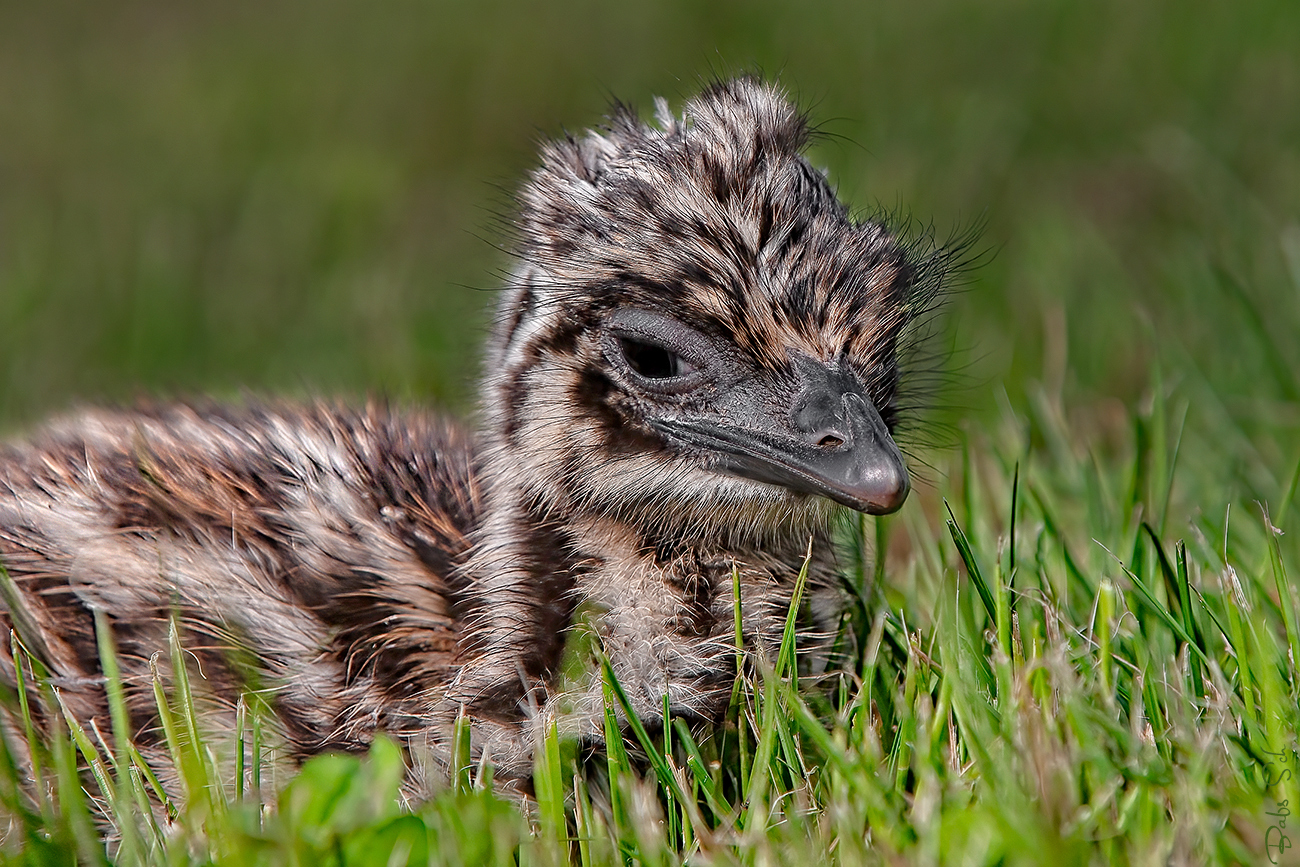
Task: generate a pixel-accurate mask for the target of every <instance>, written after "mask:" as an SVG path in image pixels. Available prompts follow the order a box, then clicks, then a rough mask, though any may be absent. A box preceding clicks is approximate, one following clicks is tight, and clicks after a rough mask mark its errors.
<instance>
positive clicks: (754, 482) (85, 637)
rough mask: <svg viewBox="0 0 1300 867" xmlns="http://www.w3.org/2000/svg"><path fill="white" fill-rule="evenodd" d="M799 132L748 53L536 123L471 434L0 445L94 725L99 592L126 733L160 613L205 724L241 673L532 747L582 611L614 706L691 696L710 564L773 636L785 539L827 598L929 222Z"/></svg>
mask: <svg viewBox="0 0 1300 867" xmlns="http://www.w3.org/2000/svg"><path fill="white" fill-rule="evenodd" d="M809 136H810V130H809V126H808V123H807V120H806V118H805V117H804V116H803V115H802V114H801V113H800V112H799V111H798V110H797V109H796V108H795V106H794V105H793V104H792V103H791V102H790V101H789V100H788V98H787V97H786V96H785V95H784V94H783V93H782V92H781V91H780V90H779V89H777V88H776V87H774V86H771V85H766V84H763V83H761V82H758V81H756V80H753V79H749V78H742V79H737V80H733V81H729V82H720V83H717V84H714V85H713V86H711V87H709V88H708V89H706V90H705V91H704V93H702V94H701V95H700V96H698V97H696V98H695V99H693V100H691V101H689V102H688V103H687V105H686V107H685V110H684V113H683V114H682V115H681V116H680V117H675V116H673V115H671V114H670V113H669V112H668V110H667V107H666V105H665V104H664V103H662V101H660V102H659V103H658V111H657V123H656V124H654V125H650V124H647V123H644V122H642V121H640V120H639V119H638V118H637V117H636V116H635V115H634V114H633V113H632V112H631V111H630V110H629V109H627V108H624V107H616V108H615V110H614V112H613V114H612V115H611V117H610V118H609V122H608V125H607V126H606V127H603V128H601V129H598V130H593V131H590V132H588V133H587V134H585V135H584V136H582V137H580V138H572V137H569V138H564V139H561V140H559V141H555V142H551V143H549V144H547V145H545V146H544V148H543V150H542V160H541V166H540V167H539V168H538V169H536V170H535V171H534V172H533V173H532V175H531V176H530V178H529V179H528V180H527V182H526V183H525V184H524V185H523V188H522V190H521V192H520V194H519V211H518V217H517V223H516V229H517V241H516V251H515V252H516V254H517V257H518V266H517V268H516V270H515V271H514V273H513V275H512V278H511V280H510V281H509V285H508V286H507V287H506V289H505V291H504V292H503V294H502V297H501V301H500V306H499V311H498V317H497V323H496V326H495V329H494V333H493V336H492V340H491V343H490V345H489V347H488V352H487V358H486V365H485V368H486V375H485V377H484V380H483V387H482V426H481V428H480V429H479V430H478V432H477V433H476V434H469V433H465V432H463V431H462V430H461V429H460V428H458V427H456V426H455V425H453V424H450V423H448V422H445V421H442V420H439V419H438V418H436V417H434V416H430V415H426V414H423V413H420V412H415V411H393V410H390V409H388V408H386V407H382V406H377V405H372V406H368V407H366V408H364V409H359V410H351V409H345V408H337V407H332V406H327V405H315V406H306V407H294V406H289V405H280V404H262V405H256V404H255V405H251V406H246V407H241V408H229V407H220V406H200V405H171V406H162V407H146V408H142V409H136V410H131V411H107V410H105V411H90V412H85V413H83V414H81V415H79V416H74V417H72V418H69V419H67V420H64V421H62V422H58V423H55V424H53V425H51V426H49V427H48V428H47V429H45V430H44V431H42V432H39V433H37V434H35V435H34V436H33V437H32V438H31V439H30V440H29V441H27V442H24V443H18V444H14V445H11V446H9V447H7V448H5V449H4V450H2V451H0V561H2V562H3V563H4V565H5V566H6V568H7V570H8V572H9V575H10V576H11V578H12V579H13V585H14V586H15V587H16V594H10V595H12V596H13V597H14V598H13V599H12V600H10V605H9V606H8V610H7V611H4V612H0V616H3V618H4V620H5V624H4V625H5V626H6V627H9V626H14V627H16V628H17V630H18V632H19V634H20V635H21V636H22V638H23V640H24V641H25V643H26V646H27V647H28V649H29V651H30V652H32V653H33V654H34V655H36V656H37V657H38V658H39V659H40V660H41V661H42V662H43V663H44V664H45V666H46V667H47V668H48V669H49V671H50V672H51V674H52V677H53V678H54V680H55V683H56V685H58V686H59V687H60V690H61V694H62V696H63V698H64V701H65V703H66V705H67V707H68V708H69V709H70V710H71V711H72V712H73V713H74V714H76V715H77V716H78V717H80V718H82V719H83V721H86V720H89V719H91V718H94V717H100V718H103V717H105V716H106V705H105V698H104V689H103V683H102V677H101V675H100V671H101V669H100V663H99V658H98V653H97V649H96V639H95V624H94V620H95V617H94V612H95V611H96V610H98V611H101V612H103V614H104V615H105V619H106V621H107V623H108V624H109V625H110V626H111V628H112V630H113V633H114V634H115V636H116V638H117V642H118V646H119V651H120V655H121V664H122V667H123V672H124V678H125V683H126V692H127V700H128V705H129V708H130V711H131V714H132V723H133V726H134V728H135V735H136V738H137V743H138V744H140V745H141V746H142V749H143V750H144V752H145V754H146V756H150V755H156V754H158V753H159V752H160V748H159V741H160V737H161V735H160V732H159V727H158V723H157V720H156V717H155V708H154V698H153V692H152V680H151V672H150V659H151V657H154V656H155V655H156V654H158V653H159V651H165V650H166V648H167V630H168V623H169V621H170V619H171V618H172V617H173V616H175V617H177V618H178V620H179V623H180V632H181V637H182V640H183V642H184V643H185V645H186V647H187V648H188V649H189V650H190V651H191V652H192V654H193V658H194V659H195V660H196V662H197V665H196V666H195V670H194V671H193V672H192V675H195V676H196V678H195V679H196V680H197V681H198V682H199V683H200V684H201V695H202V699H203V701H204V703H205V706H207V707H208V708H210V710H211V713H212V714H213V715H214V716H215V717H216V722H215V723H214V724H213V727H214V728H220V727H221V722H220V719H221V716H222V715H223V714H224V715H230V714H232V713H233V711H232V708H233V705H234V703H235V702H236V700H237V699H238V698H239V696H240V695H242V694H245V693H252V692H256V694H257V695H259V696H260V697H261V700H262V701H264V702H265V704H266V706H268V707H270V708H271V709H272V711H273V712H274V716H275V719H276V720H277V721H278V731H279V735H280V736H281V737H282V739H283V744H284V752H285V754H286V755H287V756H288V757H289V758H291V759H300V758H302V757H305V756H308V755H310V754H313V753H316V752H319V751H322V750H328V749H342V750H360V749H364V748H365V747H366V746H367V745H368V744H369V742H370V741H371V740H372V739H373V738H374V737H375V736H376V735H377V734H378V733H381V732H383V733H387V734H390V735H392V736H395V737H398V738H399V739H402V740H403V741H404V742H405V743H406V744H407V745H408V747H409V748H410V749H411V750H412V751H414V752H429V753H431V754H432V755H433V756H434V757H435V759H438V758H442V759H445V758H446V753H447V747H448V743H449V739H450V732H451V728H452V724H453V722H454V720H455V719H456V718H457V715H458V714H462V713H463V714H464V715H465V716H466V717H467V718H468V719H469V720H470V723H471V737H472V748H473V750H474V752H475V755H476V756H479V757H485V758H486V760H487V761H490V762H491V763H492V764H493V765H494V766H495V768H496V773H497V775H498V777H502V778H505V779H508V780H509V779H513V780H519V779H522V778H524V777H526V776H527V774H528V773H529V771H530V769H531V750H532V747H533V744H534V743H535V741H536V737H537V735H538V733H539V731H541V730H542V729H543V728H544V727H545V726H549V724H550V723H551V722H552V721H557V722H559V723H560V724H561V725H562V726H563V727H564V728H566V729H568V730H571V731H573V732H575V733H577V734H580V735H594V734H595V733H596V732H598V730H599V726H600V720H601V715H602V705H601V697H600V686H599V678H598V677H597V676H591V677H588V678H587V679H586V680H581V681H579V682H575V683H569V682H565V683H561V682H560V681H559V679H558V667H559V662H560V659H561V654H562V651H563V649H564V645H565V641H566V638H567V637H568V635H569V634H570V633H571V632H572V630H573V629H574V628H575V626H574V624H575V616H576V613H577V612H579V611H581V612H582V614H583V617H584V618H585V619H586V621H587V622H589V624H590V628H592V629H594V630H595V632H596V634H597V636H598V638H599V640H600V642H601V645H602V647H603V649H604V651H605V653H606V654H607V655H608V657H609V659H610V661H611V664H612V666H613V669H614V671H615V673H616V674H617V675H618V677H619V679H620V681H621V683H622V684H623V685H624V687H625V688H626V689H627V691H628V694H629V696H630V697H631V700H632V703H633V706H634V709H635V710H636V712H637V713H638V714H640V715H644V716H647V717H657V716H658V715H659V714H660V713H662V709H663V704H664V699H665V696H666V697H667V699H668V702H669V704H670V705H671V707H672V709H673V711H674V712H675V713H679V714H685V715H688V716H692V717H696V718H702V719H709V718H713V717H715V716H716V715H717V714H718V713H720V711H721V710H722V708H723V706H724V705H725V701H726V697H727V692H728V686H729V683H730V679H731V677H732V676H733V674H734V671H735V649H734V627H733V575H734V576H736V578H738V580H739V584H740V594H741V599H742V619H743V632H744V638H745V641H746V643H747V645H748V647H749V649H750V650H751V651H753V652H755V653H759V654H765V655H770V654H772V653H773V652H774V650H775V648H776V646H777V644H778V642H779V639H780V634H781V629H782V626H783V624H784V619H785V614H786V609H787V607H788V605H789V603H790V599H791V595H792V591H793V587H794V583H795V578H796V575H797V574H798V572H799V570H800V567H801V566H802V565H803V563H804V560H805V556H806V555H807V552H808V551H809V550H811V552H812V554H811V561H810V563H809V593H810V598H811V600H812V607H813V611H814V614H815V615H817V617H818V619H819V620H820V621H821V622H822V623H824V624H829V623H833V617H834V615H835V613H836V611H837V610H838V605H839V591H838V590H837V583H836V567H835V549H834V544H833V541H832V535H833V529H834V525H835V521H836V517H837V515H840V514H842V513H843V512H844V511H845V509H846V507H847V508H849V509H856V510H859V511H865V512H868V513H873V514H880V513H885V512H889V511H892V510H894V509H896V508H898V507H899V506H900V505H901V504H902V502H903V500H904V498H905V497H906V495H907V491H908V474H907V470H906V467H905V465H904V461H903V458H902V456H901V455H900V453H899V451H898V448H897V447H896V446H895V444H894V441H893V438H892V430H893V428H894V426H895V424H896V422H897V418H898V406H899V398H898V381H899V376H900V371H899V365H898V361H897V358H898V352H899V345H900V341H902V340H903V339H904V337H905V334H906V331H907V327H908V325H909V323H910V322H911V321H912V320H913V319H914V317H915V316H916V315H917V313H918V312H919V311H920V310H921V309H922V307H923V306H924V305H925V303H926V302H927V300H928V298H929V297H930V295H931V294H932V293H931V290H932V289H933V288H934V286H935V285H936V281H938V280H939V279H941V278H940V277H939V276H936V275H938V274H939V269H940V266H941V265H942V262H943V254H942V252H931V253H928V254H925V255H921V254H919V253H918V252H917V250H916V249H914V248H913V247H909V246H908V245H906V244H904V243H901V242H900V241H899V240H898V239H897V238H896V237H895V236H894V235H892V234H891V233H890V231H889V230H888V229H887V228H886V227H885V226H884V225H882V224H880V223H878V222H874V221H870V220H865V221H857V220H855V219H853V218H852V217H851V216H850V215H849V213H848V212H847V211H846V209H845V207H844V206H843V205H842V204H841V203H840V202H839V201H838V199H837V198H836V196H835V194H834V192H833V191H832V190H831V188H830V186H829V185H828V184H827V181H826V179H825V178H824V177H823V175H822V174H821V173H819V172H817V171H815V170H814V169H812V168H811V167H810V166H809V164H808V163H807V161H806V160H805V159H804V158H803V157H802V156H801V152H802V150H803V148H804V147H805V145H806V144H807V142H808V139H809ZM165 656H166V654H165V653H164V654H163V657H164V658H165ZM13 665H14V661H13V660H12V659H10V658H9V657H8V655H7V653H5V654H3V655H0V677H3V678H4V679H5V680H6V681H7V682H8V683H10V684H12V683H14V682H15V680H14V671H13ZM200 670H201V678H199V677H197V675H198V674H199V671H200ZM28 682H29V683H30V682H31V679H30V677H29V678H28ZM5 722H6V723H7V725H8V728H9V730H10V731H11V732H12V731H15V721H14V720H13V719H7V720H5ZM484 753H486V756H484Z"/></svg>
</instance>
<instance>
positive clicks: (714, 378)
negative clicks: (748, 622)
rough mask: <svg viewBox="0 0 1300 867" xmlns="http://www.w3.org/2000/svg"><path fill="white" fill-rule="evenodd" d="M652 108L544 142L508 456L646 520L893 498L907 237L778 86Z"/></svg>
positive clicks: (494, 367)
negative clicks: (878, 212)
mask: <svg viewBox="0 0 1300 867" xmlns="http://www.w3.org/2000/svg"><path fill="white" fill-rule="evenodd" d="M657 109H658V110H657V112H656V115H657V118H656V119H657V121H658V124H657V125H656V126H651V125H647V124H645V123H643V122H641V121H640V120H639V119H638V118H637V117H636V115H635V114H634V113H633V112H632V111H631V110H629V109H628V108H626V107H623V106H616V107H615V110H614V112H613V114H612V115H611V117H610V119H609V123H608V126H607V127H605V128H602V129H600V130H593V131H590V132H588V133H587V134H586V135H585V136H583V137H581V138H574V137H567V138H565V139H562V140H560V141H556V142H552V143H550V144H548V145H546V146H545V147H544V149H543V151H542V165H541V167H540V168H539V169H537V170H536V171H535V172H534V173H533V174H532V176H531V178H530V180H529V181H528V183H526V184H525V186H524V187H523V189H522V191H521V193H520V196H519V200H520V215H519V218H518V227H517V228H518V231H519V246H518V254H519V257H520V260H521V265H520V267H519V268H518V270H517V271H516V272H515V279H514V280H513V282H512V285H511V286H510V287H509V288H508V290H507V292H506V295H505V297H504V298H503V300H502V303H501V308H500V312H499V318H498V322H497V326H496V333H495V340H494V348H493V350H492V353H491V355H490V357H489V358H488V362H487V364H488V381H487V385H488V392H489V393H488V398H487V400H488V405H487V411H488V414H489V416H490V421H491V429H492V430H494V431H495V433H494V436H495V437H496V440H495V443H494V445H495V448H496V453H497V454H498V456H499V457H503V456H504V455H506V454H508V455H509V459H508V461H507V463H508V464H509V468H508V469H507V468H506V464H505V463H503V464H501V465H499V466H498V467H497V473H498V474H500V473H502V472H508V473H510V474H512V475H514V474H517V478H518V479H520V480H523V481H522V484H523V485H524V487H525V490H526V493H527V495H528V497H529V498H530V500H532V501H533V502H536V503H538V504H540V505H544V506H546V507H557V508H563V509H565V510H569V509H573V508H577V509H579V510H585V509H590V510H592V511H593V512H594V513H598V514H602V515H616V516H624V517H628V518H637V519H639V520H656V519H657V518H658V517H660V516H665V515H674V516H676V517H678V518H690V519H696V520H700V521H704V522H705V523H709V524H715V522H716V521H717V520H721V521H732V522H748V523H750V524H751V525H753V524H757V525H763V524H772V523H774V522H775V523H779V522H781V521H785V522H787V523H788V522H789V521H790V520H791V519H798V518H799V516H801V515H803V516H814V515H821V516H825V515H827V514H829V510H828V504H827V503H826V500H824V499H822V498H828V499H829V500H833V501H835V502H838V503H841V504H844V505H847V506H850V507H852V508H854V509H858V510H860V511H864V512H869V513H873V514H881V513H886V512H891V511H893V510H895V509H897V508H898V507H899V506H900V505H902V503H903V500H904V499H905V497H906V496H907V492H908V487H909V482H908V473H907V469H906V466H905V464H904V461H903V457H902V455H901V454H900V452H899V450H898V447H897V446H896V445H895V443H894V440H893V437H892V435H891V432H892V429H893V426H894V424H895V422H896V416H897V403H896V394H897V384H898V375H899V367H898V362H897V352H898V346H899V342H900V339H901V338H902V336H903V333H904V331H905V329H906V327H907V325H908V323H909V321H910V320H911V319H912V318H913V316H914V314H915V312H916V307H917V301H916V297H917V293H916V291H915V289H914V285H915V283H916V282H917V266H916V265H915V264H914V263H913V262H912V261H911V260H910V259H909V256H908V250H907V247H906V246H905V245H904V244H901V243H899V242H898V241H897V240H896V239H895V238H894V237H893V236H892V235H891V234H890V233H889V232H888V231H887V229H886V228H885V227H884V226H883V225H881V224H879V223H876V222H871V221H855V220H854V219H853V218H852V217H851V216H850V215H849V213H848V211H847V210H846V208H845V207H844V205H843V204H841V203H840V201H839V200H838V199H837V198H836V196H835V193H834V191H833V190H832V189H831V187H830V186H829V184H828V183H827V181H826V179H825V177H824V176H823V175H822V174H821V173H820V172H818V171H816V170H814V169H813V168H812V167H811V166H810V165H809V164H808V162H807V161H806V160H805V159H804V158H803V156H801V151H802V150H803V148H804V146H805V145H806V144H807V143H808V140H809V137H810V129H809V126H808V122H807V119H806V117H805V116H804V115H803V114H801V113H800V112H799V111H798V109H797V108H796V107H795V106H794V105H793V104H792V103H791V102H790V100H789V99H788V98H787V97H786V96H785V94H784V93H783V92H782V91H781V90H779V89H777V88H776V87H774V86H772V85H767V84H763V83H761V82H758V81H756V80H753V79H749V78H741V79H737V80H733V81H729V82H723V83H717V84H714V85H713V86H711V87H709V88H708V89H707V90H705V91H704V92H703V93H702V94H701V95H700V96H698V97H696V98H695V99H693V100H691V101H689V102H688V103H687V104H686V106H685V111H684V114H683V115H682V117H680V118H677V117H674V116H672V115H671V114H670V113H669V112H668V109H667V106H666V104H665V103H664V102H663V101H662V100H660V101H658V103H657ZM709 516H718V517H717V518H715V519H710V518H709Z"/></svg>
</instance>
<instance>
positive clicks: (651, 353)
mask: <svg viewBox="0 0 1300 867" xmlns="http://www.w3.org/2000/svg"><path fill="white" fill-rule="evenodd" d="M618 346H619V349H621V350H622V351H623V357H624V358H625V359H627V366H628V367H630V368H632V370H634V371H635V372H636V373H639V374H640V375H641V376H644V377H645V378H646V379H672V378H673V377H677V376H684V375H686V374H688V373H690V372H691V371H692V370H694V369H695V368H693V367H691V365H690V364H688V363H687V362H685V361H683V360H682V357H681V356H680V355H678V354H677V353H675V352H672V351H671V350H669V349H667V348H665V347H663V346H660V345H659V344H657V343H651V342H650V341H648V340H638V339H637V338H635V337H620V338H619V339H618Z"/></svg>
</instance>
